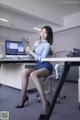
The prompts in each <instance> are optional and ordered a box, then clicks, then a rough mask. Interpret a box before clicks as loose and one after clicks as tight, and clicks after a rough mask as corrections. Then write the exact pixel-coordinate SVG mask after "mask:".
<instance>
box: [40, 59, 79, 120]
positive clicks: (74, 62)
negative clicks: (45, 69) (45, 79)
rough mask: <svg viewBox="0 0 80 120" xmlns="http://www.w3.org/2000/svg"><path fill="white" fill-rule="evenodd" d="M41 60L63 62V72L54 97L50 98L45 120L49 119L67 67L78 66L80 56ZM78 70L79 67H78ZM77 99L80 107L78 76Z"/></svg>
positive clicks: (67, 70) (65, 75)
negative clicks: (50, 101)
mask: <svg viewBox="0 0 80 120" xmlns="http://www.w3.org/2000/svg"><path fill="white" fill-rule="evenodd" d="M42 61H50V62H64V70H63V74H62V77H61V79H60V82H59V84H58V87H57V89H56V91H55V94H54V97H53V99H52V103H51V106H50V109H49V112H48V114H47V117H46V118H45V120H49V118H50V116H51V114H52V111H53V109H54V106H55V104H56V101H57V98H58V96H59V94H60V91H61V89H62V87H63V84H64V82H65V79H66V77H67V74H68V72H69V69H70V67H71V66H80V57H67V58H66V57H65V58H44V59H42ZM79 70H80V67H79ZM79 77H80V71H79ZM78 100H79V108H80V78H79V79H78Z"/></svg>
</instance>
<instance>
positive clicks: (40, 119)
mask: <svg viewBox="0 0 80 120" xmlns="http://www.w3.org/2000/svg"><path fill="white" fill-rule="evenodd" d="M47 104H48V110H49V108H50V105H51V104H50V102H49V101H47ZM46 117H47V114H43V113H42V114H40V116H39V120H45V118H46Z"/></svg>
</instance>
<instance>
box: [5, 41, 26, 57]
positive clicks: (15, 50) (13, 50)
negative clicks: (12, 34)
mask: <svg viewBox="0 0 80 120" xmlns="http://www.w3.org/2000/svg"><path fill="white" fill-rule="evenodd" d="M5 54H6V55H25V54H26V53H25V50H24V43H23V42H22V41H11V40H6V41H5Z"/></svg>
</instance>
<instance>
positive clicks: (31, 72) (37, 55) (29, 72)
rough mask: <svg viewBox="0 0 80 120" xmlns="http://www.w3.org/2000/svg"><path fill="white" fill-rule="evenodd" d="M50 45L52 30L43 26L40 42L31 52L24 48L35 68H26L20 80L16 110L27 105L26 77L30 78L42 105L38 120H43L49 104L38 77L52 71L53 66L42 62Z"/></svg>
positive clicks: (37, 42) (36, 43)
mask: <svg viewBox="0 0 80 120" xmlns="http://www.w3.org/2000/svg"><path fill="white" fill-rule="evenodd" d="M52 43H53V32H52V29H51V28H50V27H49V26H44V27H43V28H42V29H41V33H40V40H38V41H36V42H35V43H34V46H33V50H32V49H31V48H30V47H29V46H28V47H27V48H26V51H27V52H29V53H30V54H31V55H32V56H33V57H34V59H35V60H36V61H37V65H36V67H35V68H27V67H26V69H25V73H23V79H22V94H21V103H20V104H19V105H17V106H16V108H22V107H24V104H25V102H27V103H28V101H29V98H28V95H27V93H26V90H27V87H28V77H29V76H30V78H31V79H32V81H33V82H34V84H35V86H36V88H37V90H38V92H39V94H40V97H41V101H42V105H43V114H41V115H40V117H39V120H41V119H44V117H45V116H46V114H47V112H48V109H49V102H48V101H47V100H46V97H45V95H44V92H43V88H42V85H41V82H40V80H39V77H46V76H48V75H50V74H51V73H52V71H53V66H52V64H51V63H50V62H42V58H45V57H47V55H48V54H49V51H50V50H51V45H52Z"/></svg>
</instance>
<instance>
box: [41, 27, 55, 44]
mask: <svg viewBox="0 0 80 120" xmlns="http://www.w3.org/2000/svg"><path fill="white" fill-rule="evenodd" d="M41 29H46V31H47V38H46V40H47V41H48V42H49V43H50V44H51V45H52V43H53V31H52V29H51V27H50V26H43V27H42V28H41Z"/></svg>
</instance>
